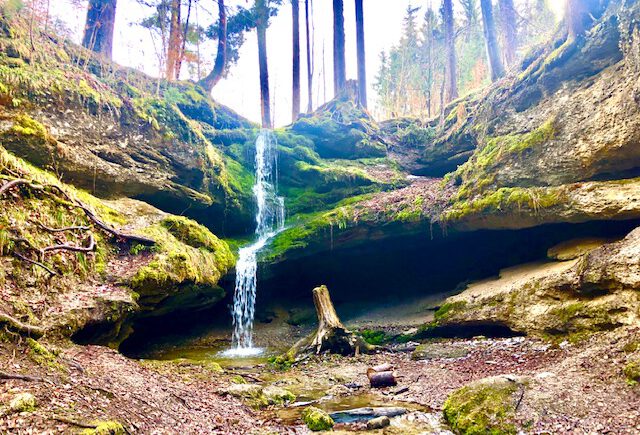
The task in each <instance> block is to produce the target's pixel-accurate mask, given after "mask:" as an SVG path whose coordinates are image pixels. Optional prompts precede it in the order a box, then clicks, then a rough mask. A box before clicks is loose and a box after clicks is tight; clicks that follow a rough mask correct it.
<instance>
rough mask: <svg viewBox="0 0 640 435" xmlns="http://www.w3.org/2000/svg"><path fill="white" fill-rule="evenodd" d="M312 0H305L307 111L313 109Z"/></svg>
mask: <svg viewBox="0 0 640 435" xmlns="http://www.w3.org/2000/svg"><path fill="white" fill-rule="evenodd" d="M309 3H310V0H304V18H305V27H306V34H307V38H306V40H307V98H308V102H307V112H308V113H311V111H312V110H313V60H312V58H313V54H312V53H311V30H310V28H311V5H310V4H309Z"/></svg>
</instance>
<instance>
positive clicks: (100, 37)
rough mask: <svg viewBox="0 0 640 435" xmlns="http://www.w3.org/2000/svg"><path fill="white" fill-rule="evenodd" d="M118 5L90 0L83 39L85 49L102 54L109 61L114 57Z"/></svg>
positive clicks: (109, 0)
mask: <svg viewBox="0 0 640 435" xmlns="http://www.w3.org/2000/svg"><path fill="white" fill-rule="evenodd" d="M116 4H117V0H89V6H88V8H87V21H86V24H85V27H84V36H83V38H82V45H83V46H84V47H86V48H88V49H89V50H93V51H95V52H96V53H100V54H101V55H103V56H104V57H106V58H107V59H109V60H111V58H112V57H113V29H114V26H115V22H116Z"/></svg>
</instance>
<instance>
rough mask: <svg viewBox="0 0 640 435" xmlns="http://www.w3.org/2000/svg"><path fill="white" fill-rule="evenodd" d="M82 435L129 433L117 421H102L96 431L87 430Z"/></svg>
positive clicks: (119, 434)
mask: <svg viewBox="0 0 640 435" xmlns="http://www.w3.org/2000/svg"><path fill="white" fill-rule="evenodd" d="M81 433H82V434H83V435H124V434H126V433H127V432H126V431H125V429H124V426H122V424H120V423H118V422H117V421H101V422H98V423H97V424H96V427H95V428H94V429H85V430H83V431H82V432H81Z"/></svg>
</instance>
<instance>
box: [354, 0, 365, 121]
mask: <svg viewBox="0 0 640 435" xmlns="http://www.w3.org/2000/svg"><path fill="white" fill-rule="evenodd" d="M356 39H357V45H358V103H360V105H361V106H362V107H364V108H365V109H366V108H367V64H366V57H365V53H366V52H365V45H364V8H363V5H362V0H356Z"/></svg>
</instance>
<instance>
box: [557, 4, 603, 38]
mask: <svg viewBox="0 0 640 435" xmlns="http://www.w3.org/2000/svg"><path fill="white" fill-rule="evenodd" d="M600 9H601V4H600V1H599V0H567V7H566V13H565V17H566V18H565V21H566V25H567V31H568V33H569V37H570V38H573V39H575V38H577V37H578V36H582V35H583V34H584V33H585V32H586V31H587V30H588V29H589V28H591V26H592V24H593V18H592V17H598V16H600V13H601V12H602V11H601V10H600Z"/></svg>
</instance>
